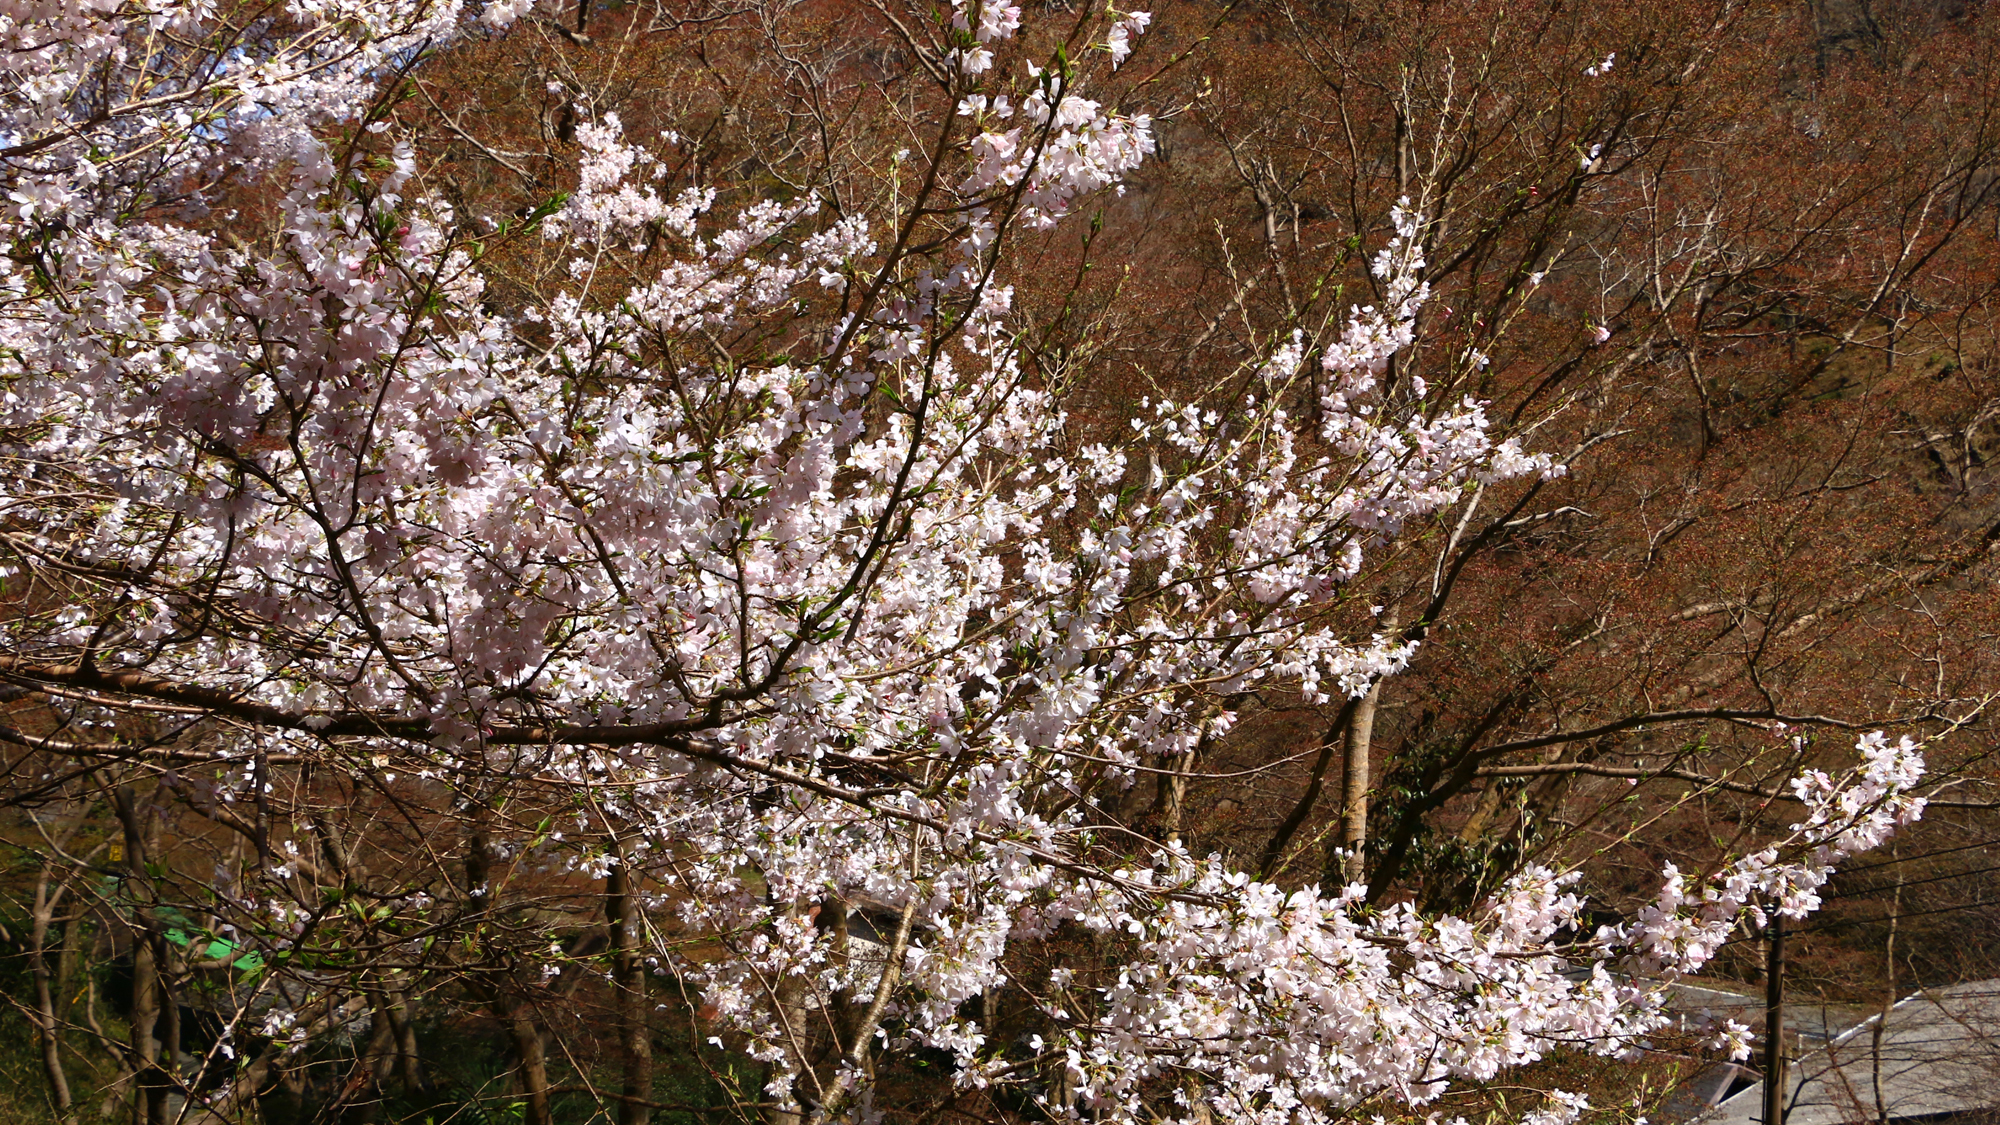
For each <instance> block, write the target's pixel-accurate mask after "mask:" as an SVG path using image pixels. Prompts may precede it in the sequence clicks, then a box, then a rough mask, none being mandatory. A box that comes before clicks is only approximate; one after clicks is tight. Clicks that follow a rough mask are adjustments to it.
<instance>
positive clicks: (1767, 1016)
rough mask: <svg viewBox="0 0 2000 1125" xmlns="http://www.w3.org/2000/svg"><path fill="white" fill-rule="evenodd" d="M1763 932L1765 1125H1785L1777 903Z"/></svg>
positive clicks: (1781, 928)
mask: <svg viewBox="0 0 2000 1125" xmlns="http://www.w3.org/2000/svg"><path fill="white" fill-rule="evenodd" d="M1764 933H1765V935H1766V938H1767V942H1768V953H1769V958H1770V960H1769V963H1768V964H1766V965H1765V966H1764V1125H1785V1094H1786V1093H1787V1091H1786V1089H1785V919H1784V916H1783V915H1781V914H1779V913H1778V911H1777V910H1776V908H1775V905H1774V907H1773V908H1772V910H1771V924H1770V925H1769V926H1768V927H1766V929H1765V931H1764Z"/></svg>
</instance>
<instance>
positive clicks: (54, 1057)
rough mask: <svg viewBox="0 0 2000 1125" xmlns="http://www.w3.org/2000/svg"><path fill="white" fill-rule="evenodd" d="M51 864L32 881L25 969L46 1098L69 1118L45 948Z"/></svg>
mask: <svg viewBox="0 0 2000 1125" xmlns="http://www.w3.org/2000/svg"><path fill="white" fill-rule="evenodd" d="M53 866H54V864H53V863H52V862H49V863H44V864H42V873H41V877H40V878H39V879H37V880H36V881H35V912H34V917H33V920H32V924H31V925H30V927H29V930H28V972H29V974H30V975H31V976H32V977H33V978H34V981H35V1031H36V1032H37V1034H38V1036H39V1038H40V1039H41V1041H42V1071H43V1073H44V1074H46V1075H47V1076H48V1080H49V1101H50V1103H51V1104H53V1105H54V1106H55V1109H56V1116H57V1117H58V1118H60V1119H62V1120H64V1121H68V1120H70V1119H71V1118H72V1117H73V1116H74V1105H75V1103H74V1101H73V1099H72V1098H71V1095H70V1089H69V1076H68V1075H67V1074H66V1073H64V1071H63V1061H62V1019H61V1016H60V1015H59V1014H58V1013H57V1011H56V996H55V990H54V988H52V987H51V985H50V973H49V962H48V956H47V954H46V952H45V947H46V945H47V943H48V937H49V926H50V923H52V922H53V921H54V920H55V912H56V903H57V902H58V901H60V900H61V898H62V888H61V887H56V888H54V889H53V890H52V889H51V888H50V887H49V872H50V868H51V867H53Z"/></svg>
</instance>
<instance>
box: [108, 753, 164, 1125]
mask: <svg viewBox="0 0 2000 1125" xmlns="http://www.w3.org/2000/svg"><path fill="white" fill-rule="evenodd" d="M113 801H114V804H115V805H116V806H117V809H118V820H119V823H120V824H121V825H122V826H123V827H124V829H125V864H126V867H127V869H128V870H129V871H130V875H129V877H128V878H127V879H126V886H128V887H130V888H133V889H134V890H135V891H136V892H137V893H136V894H135V895H134V896H133V897H134V899H135V901H134V902H133V903H132V1012H131V1029H132V1034H131V1049H130V1055H131V1058H132V1074H133V1083H132V1088H133V1099H132V1120H133V1122H134V1125H167V1120H168V1117H169V1114H168V1113H167V1094H168V1092H169V1088H170V1085H171V1084H170V1083H169V1081H168V1075H167V1072H166V1070H165V1068H164V1067H163V1066H162V1065H161V1062H160V1046H161V1044H160V1040H159V1038H158V1037H157V1034H156V1033H157V1032H158V1031H159V1030H160V1017H161V1013H162V1011H163V1009H164V1008H165V1007H166V996H165V992H166V990H165V988H164V986H163V982H162V980H161V977H160V969H161V965H160V948H159V947H160V945H161V944H162V943H161V942H160V941H159V925H158V923H157V921H156V920H155V919H154V917H153V906H152V904H153V902H154V897H155V896H154V895H153V893H152V892H153V888H152V879H151V876H150V874H149V872H148V868H147V857H148V855H149V852H148V849H147V847H146V844H147V838H146V832H145V831H144V829H143V828H142V827H141V821H140V816H139V807H138V798H137V797H136V796H135V795H134V794H133V792H132V790H131V789H130V788H129V787H122V786H121V787H120V788H119V789H118V791H117V792H116V793H115V794H114V798H113ZM169 1062H171V1058H169Z"/></svg>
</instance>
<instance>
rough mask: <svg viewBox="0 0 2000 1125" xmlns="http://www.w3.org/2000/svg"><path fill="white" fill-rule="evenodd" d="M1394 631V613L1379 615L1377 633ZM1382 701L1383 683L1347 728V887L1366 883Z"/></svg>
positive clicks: (1343, 816)
mask: <svg viewBox="0 0 2000 1125" xmlns="http://www.w3.org/2000/svg"><path fill="white" fill-rule="evenodd" d="M1395 631H1396V611H1395V610H1393V609H1391V610H1388V611H1386V612H1384V613H1383V614H1382V623H1381V625H1379V626H1378V627H1377V628H1376V632H1378V633H1386V634H1393V633H1394V632H1395ZM1381 698H1382V681H1381V680H1376V681H1375V682H1374V683H1373V684H1371V685H1369V688H1368V694H1367V695H1364V696H1362V697H1361V704H1360V706H1358V707H1356V708H1355V709H1354V722H1353V723H1352V724H1350V725H1349V726H1348V728H1347V771H1346V772H1347V784H1346V786H1345V790H1346V791H1345V793H1344V794H1343V797H1344V799H1343V800H1342V802H1341V807H1340V822H1341V823H1340V840H1341V844H1342V846H1343V847H1344V848H1346V850H1347V855H1346V856H1345V857H1344V858H1343V860H1342V861H1341V877H1342V878H1343V879H1344V880H1345V881H1346V882H1349V883H1361V882H1365V881H1367V878H1368V869H1367V863H1366V860H1365V857H1364V854H1363V853H1364V851H1365V849H1366V848H1367V847H1368V790H1369V787H1370V786H1371V785H1373V784H1374V779H1373V777H1372V776H1371V773H1370V769H1369V761H1368V747H1369V743H1370V742H1372V741H1373V740H1374V738H1375V707H1376V704H1377V703H1379V702H1380V701H1381Z"/></svg>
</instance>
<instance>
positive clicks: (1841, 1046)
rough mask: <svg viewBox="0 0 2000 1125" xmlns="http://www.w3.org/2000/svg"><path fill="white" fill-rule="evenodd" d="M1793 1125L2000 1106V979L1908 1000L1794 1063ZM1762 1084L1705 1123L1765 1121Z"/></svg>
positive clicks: (1852, 1123)
mask: <svg viewBox="0 0 2000 1125" xmlns="http://www.w3.org/2000/svg"><path fill="white" fill-rule="evenodd" d="M1786 1084H1787V1085H1788V1086H1789V1087H1790V1090H1789V1093H1788V1096H1787V1098H1786V1102H1785V1104H1786V1107H1787V1108H1786V1114H1785V1125H1858V1123H1863V1122H1872V1121H1879V1120H1881V1119H1882V1118H1883V1117H1885V1116H1886V1117H1888V1118H1889V1119H1892V1120H1895V1119H1905V1120H1907V1119H1911V1118H1940V1117H1950V1116H1957V1115H1961V1114H1972V1113H1977V1112H1979V1111H1982V1110H1991V1109H1993V1108H1994V1107H1996V1106H2000V980H1988V981H1976V982H1974V983H1971V984H1961V985H1955V986H1953V987H1950V988H1938V989H1928V990H1925V991H1923V992H1918V993H1915V994H1913V995H1911V996H1908V997H1905V998H1904V999H1903V1000H1901V1001H1899V1002H1897V1004H1896V1005H1895V1006H1894V1007H1893V1008H1891V1009H1890V1010H1889V1012H1888V1013H1887V1014H1886V1018H1885V1017H1884V1016H1882V1015H1879V1014H1878V1015H1876V1016H1873V1017H1870V1018H1869V1019H1867V1020H1864V1021H1863V1022H1862V1023H1861V1024H1860V1025H1858V1026H1856V1027H1853V1028H1851V1029H1849V1030H1848V1031H1846V1032H1844V1033H1842V1034H1840V1035H1839V1036H1837V1037H1836V1038H1835V1039H1834V1040H1833V1041H1832V1042H1830V1043H1827V1044H1826V1045H1825V1046H1824V1047H1821V1048H1819V1049H1817V1050H1813V1051H1811V1052H1809V1053H1807V1054H1806V1055H1804V1056H1803V1057H1801V1058H1799V1059H1796V1060H1794V1061H1793V1062H1792V1065H1791V1073H1790V1075H1789V1081H1788V1082H1787V1083H1786ZM1763 1117H1764V1084H1763V1082H1761V1081H1759V1082H1754V1083H1752V1084H1751V1085H1750V1086H1749V1087H1747V1088H1746V1089H1744V1090H1742V1091H1741V1092H1739V1093H1737V1094H1736V1095H1735V1096H1734V1097H1731V1098H1729V1099H1728V1100H1726V1101H1724V1102H1723V1103H1722V1104H1720V1105H1718V1106H1716V1107H1715V1109H1714V1110H1713V1111H1712V1112H1711V1113H1709V1114H1708V1115H1707V1116H1705V1117H1704V1118H1702V1125H1763Z"/></svg>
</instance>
